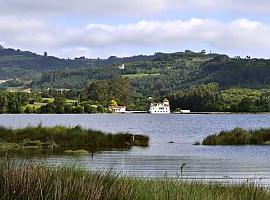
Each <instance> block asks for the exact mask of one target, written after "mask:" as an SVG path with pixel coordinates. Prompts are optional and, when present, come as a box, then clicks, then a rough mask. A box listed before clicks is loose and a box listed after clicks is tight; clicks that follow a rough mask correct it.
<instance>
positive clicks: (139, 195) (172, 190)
mask: <svg viewBox="0 0 270 200" xmlns="http://www.w3.org/2000/svg"><path fill="white" fill-rule="evenodd" d="M0 199H2V200H11V199H29V200H36V199H47V200H53V199H57V200H68V199H77V200H81V199H82V200H83V199H89V200H90V199H92V200H114V199H115V200H121V199H123V200H124V199H126V200H135V199H136V200H151V199H153V200H154V199H160V200H163V199H164V200H174V199H177V200H178V199H183V200H217V199H218V200H223V199H224V200H228V199H233V200H240V199H241V200H269V199H270V193H269V192H267V191H266V190H264V189H262V188H260V187H258V186H256V185H235V186H226V185H221V184H220V185H219V184H202V183H196V182H192V183H188V182H184V181H181V180H178V181H173V180H169V179H166V178H164V179H158V180H141V179H135V178H134V179H133V178H122V177H119V176H118V175H117V174H115V173H113V172H104V173H94V172H89V171H85V170H82V169H76V168H74V167H59V168H49V167H45V166H35V165H28V164H24V165H15V164H12V163H10V162H6V161H2V162H0Z"/></svg>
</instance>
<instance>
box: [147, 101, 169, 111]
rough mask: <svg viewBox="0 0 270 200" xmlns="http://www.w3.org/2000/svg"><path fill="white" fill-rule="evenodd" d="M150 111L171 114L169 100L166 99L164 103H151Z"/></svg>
mask: <svg viewBox="0 0 270 200" xmlns="http://www.w3.org/2000/svg"><path fill="white" fill-rule="evenodd" d="M149 112H150V113H151V114H169V113H171V110H170V103H169V100H168V99H164V100H163V102H162V103H161V102H159V103H151V105H150V109H149Z"/></svg>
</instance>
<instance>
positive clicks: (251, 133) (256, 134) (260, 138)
mask: <svg viewBox="0 0 270 200" xmlns="http://www.w3.org/2000/svg"><path fill="white" fill-rule="evenodd" d="M202 144H203V145H270V129H259V130H244V129H242V128H235V129H233V130H231V131H221V132H220V133H219V134H215V135H210V136H208V137H207V138H205V139H204V140H203V142H202Z"/></svg>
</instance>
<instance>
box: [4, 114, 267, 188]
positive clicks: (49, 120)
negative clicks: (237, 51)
mask: <svg viewBox="0 0 270 200" xmlns="http://www.w3.org/2000/svg"><path fill="white" fill-rule="evenodd" d="M40 123H41V124H42V125H43V126H54V125H64V126H70V127H73V126H76V125H80V126H82V127H84V128H91V129H97V130H102V131H106V132H112V133H116V132H130V133H134V134H145V135H148V136H149V137H150V146H149V147H148V148H139V147H134V148H132V149H130V150H125V151H105V152H99V153H96V154H94V156H93V157H92V156H91V155H90V156H88V155H87V156H80V157H72V156H51V155H49V156H43V157H40V156H39V157H38V156H33V157H31V158H27V159H28V161H29V162H38V163H46V164H52V165H59V164H65V165H69V164H71V165H74V164H75V165H78V166H80V167H83V168H86V169H91V170H108V169H112V168H113V169H114V170H116V171H119V172H121V174H122V175H125V176H136V177H148V178H149V177H163V176H164V175H166V176H169V177H178V176H179V175H180V169H181V165H182V164H184V163H186V165H185V167H184V169H183V174H182V178H184V179H189V180H201V181H226V182H232V183H235V182H244V181H245V182H247V181H250V182H256V183H259V184H261V185H264V186H268V187H270V146H194V145H193V144H194V143H195V142H196V141H200V142H201V141H202V139H203V138H205V137H206V136H208V135H210V134H213V133H218V132H220V131H221V130H230V129H233V128H235V127H242V128H245V129H257V128H262V127H263V128H270V115H269V114H259V115H255V114H237V115H230V114H228V115H227V114H224V115H192V114H190V115H177V114H169V115H151V114H119V115H117V114H96V115H0V125H1V126H5V127H12V128H18V127H25V126H36V125H38V124H40ZM169 141H174V143H173V144H169ZM15 159H25V158H20V157H15Z"/></svg>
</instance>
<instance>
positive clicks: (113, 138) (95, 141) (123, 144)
mask: <svg viewBox="0 0 270 200" xmlns="http://www.w3.org/2000/svg"><path fill="white" fill-rule="evenodd" d="M0 142H1V143H2V148H1V143H0V149H4V147H7V146H8V147H9V148H8V149H10V148H11V147H12V145H13V146H14V147H15V146H16V149H15V150H17V149H19V150H20V149H31V148H33V149H35V148H39V149H53V150H55V149H63V150H72V151H76V150H86V151H96V150H104V149H113V148H130V147H132V146H142V147H147V146H148V142H149V138H148V137H147V136H144V135H135V136H134V135H132V134H129V133H118V134H111V133H104V132H101V131H95V130H90V129H83V128H81V127H79V126H76V127H74V128H67V127H63V126H55V127H43V126H41V125H39V126H37V127H26V128H21V129H10V128H5V127H0ZM18 145H19V146H18Z"/></svg>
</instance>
